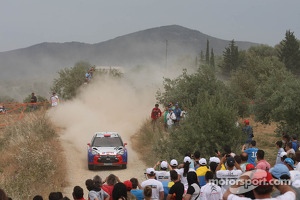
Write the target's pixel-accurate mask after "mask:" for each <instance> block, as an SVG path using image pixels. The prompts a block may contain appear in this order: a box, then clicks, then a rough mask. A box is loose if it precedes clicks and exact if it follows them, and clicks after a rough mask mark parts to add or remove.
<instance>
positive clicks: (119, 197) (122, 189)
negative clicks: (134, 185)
mask: <svg viewBox="0 0 300 200" xmlns="http://www.w3.org/2000/svg"><path fill="white" fill-rule="evenodd" d="M112 199H113V200H128V197H127V188H126V185H125V184H124V183H122V182H119V183H116V184H115V186H114V189H113V191H112Z"/></svg>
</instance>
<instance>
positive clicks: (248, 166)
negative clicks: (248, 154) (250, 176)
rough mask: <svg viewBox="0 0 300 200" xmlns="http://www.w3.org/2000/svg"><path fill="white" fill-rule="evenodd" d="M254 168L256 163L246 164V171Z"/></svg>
mask: <svg viewBox="0 0 300 200" xmlns="http://www.w3.org/2000/svg"><path fill="white" fill-rule="evenodd" d="M252 170H255V167H254V165H253V164H251V163H248V164H247V165H246V172H249V171H252Z"/></svg>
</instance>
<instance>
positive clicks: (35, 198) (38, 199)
mask: <svg viewBox="0 0 300 200" xmlns="http://www.w3.org/2000/svg"><path fill="white" fill-rule="evenodd" d="M0 199H1V198H0ZM32 200H43V197H42V196H41V195H35V196H34V197H33V199H32Z"/></svg>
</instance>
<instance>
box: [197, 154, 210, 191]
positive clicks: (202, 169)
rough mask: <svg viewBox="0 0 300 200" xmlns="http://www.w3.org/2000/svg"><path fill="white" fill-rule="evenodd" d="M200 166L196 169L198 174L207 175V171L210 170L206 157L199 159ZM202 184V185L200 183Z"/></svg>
mask: <svg viewBox="0 0 300 200" xmlns="http://www.w3.org/2000/svg"><path fill="white" fill-rule="evenodd" d="M199 164H200V167H198V169H197V170H196V174H197V176H205V174H206V172H207V171H209V168H208V167H207V161H206V159H205V158H201V159H200V160H199ZM200 186H201V185H200Z"/></svg>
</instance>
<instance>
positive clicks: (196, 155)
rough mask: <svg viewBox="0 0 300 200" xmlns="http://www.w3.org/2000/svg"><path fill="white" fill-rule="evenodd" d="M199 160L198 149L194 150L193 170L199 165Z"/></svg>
mask: <svg viewBox="0 0 300 200" xmlns="http://www.w3.org/2000/svg"><path fill="white" fill-rule="evenodd" d="M199 160H200V151H195V153H194V167H195V170H197V168H198V167H200V164H199Z"/></svg>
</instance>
